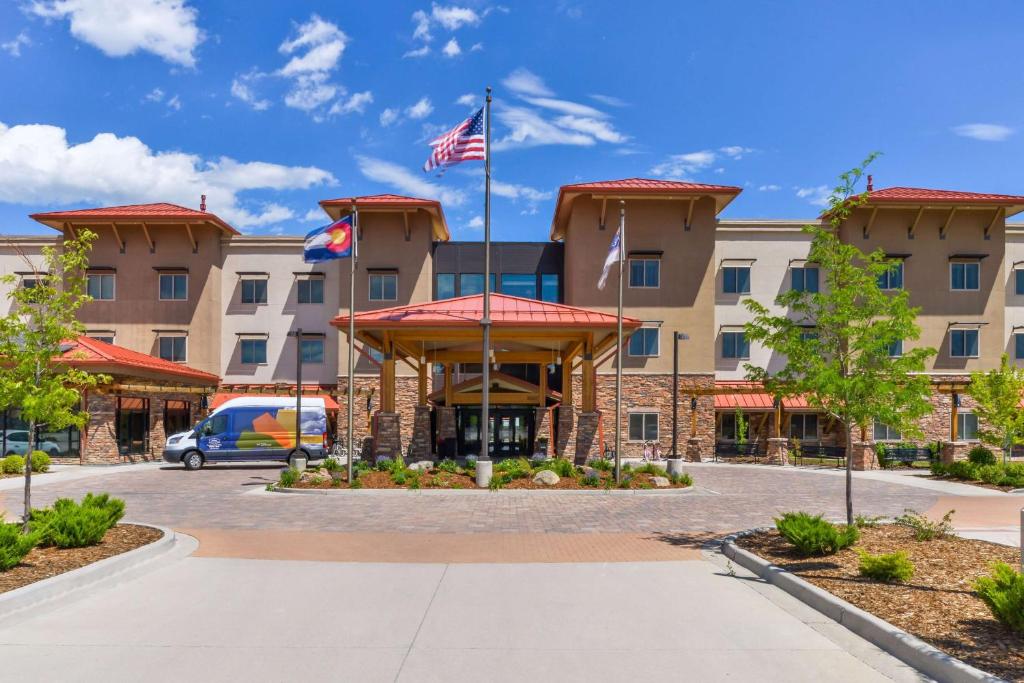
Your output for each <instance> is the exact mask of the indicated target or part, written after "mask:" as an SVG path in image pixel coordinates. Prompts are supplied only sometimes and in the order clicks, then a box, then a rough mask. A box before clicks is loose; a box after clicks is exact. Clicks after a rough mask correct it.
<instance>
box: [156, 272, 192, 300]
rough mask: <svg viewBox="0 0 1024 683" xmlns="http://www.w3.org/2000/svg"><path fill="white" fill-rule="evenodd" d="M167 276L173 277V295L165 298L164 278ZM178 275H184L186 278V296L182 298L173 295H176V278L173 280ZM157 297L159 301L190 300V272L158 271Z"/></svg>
mask: <svg viewBox="0 0 1024 683" xmlns="http://www.w3.org/2000/svg"><path fill="white" fill-rule="evenodd" d="M165 277H169V278H172V280H171V295H172V296H171V297H170V298H165V297H164V287H163V280H164V278H165ZM176 277H183V278H185V296H184V297H182V298H180V299H179V298H178V297H175V296H173V295H174V280H173V278H176ZM156 298H157V300H158V301H188V273H157V278H156Z"/></svg>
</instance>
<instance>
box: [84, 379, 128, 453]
mask: <svg viewBox="0 0 1024 683" xmlns="http://www.w3.org/2000/svg"><path fill="white" fill-rule="evenodd" d="M86 411H88V413H89V422H88V424H87V425H86V428H85V435H84V436H85V443H84V444H82V458H81V460H82V464H83V465H116V464H118V463H120V462H121V456H120V454H119V453H118V452H117V423H116V421H115V420H116V418H117V397H116V396H114V395H112V394H97V393H91V392H90V393H89V396H88V402H87V404H86Z"/></svg>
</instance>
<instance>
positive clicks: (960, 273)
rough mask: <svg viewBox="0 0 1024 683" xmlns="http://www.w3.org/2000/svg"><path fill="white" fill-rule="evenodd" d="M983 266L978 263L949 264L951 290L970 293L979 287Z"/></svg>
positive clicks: (961, 262) (957, 262)
mask: <svg viewBox="0 0 1024 683" xmlns="http://www.w3.org/2000/svg"><path fill="white" fill-rule="evenodd" d="M980 273H981V264H980V263H978V262H977V261H954V262H953V263H950V264H949V275H950V281H949V288H950V289H952V290H961V291H970V290H977V289H978V287H979V284H978V281H979V279H980Z"/></svg>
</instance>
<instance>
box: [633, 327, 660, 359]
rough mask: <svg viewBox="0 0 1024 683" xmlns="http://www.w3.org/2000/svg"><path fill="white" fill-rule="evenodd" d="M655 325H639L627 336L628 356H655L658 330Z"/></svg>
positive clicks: (657, 344) (657, 345)
mask: <svg viewBox="0 0 1024 683" xmlns="http://www.w3.org/2000/svg"><path fill="white" fill-rule="evenodd" d="M659 331H660V330H659V329H658V328H657V327H641V328H640V329H639V330H637V331H636V332H634V333H633V336H632V337H630V338H629V355H630V356H657V355H658V353H659V348H658V347H659V343H658V338H659V334H658V332H659Z"/></svg>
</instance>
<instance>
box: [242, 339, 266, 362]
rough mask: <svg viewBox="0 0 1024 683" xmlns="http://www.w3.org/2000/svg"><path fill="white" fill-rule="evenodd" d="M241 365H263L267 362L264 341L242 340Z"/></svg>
mask: <svg viewBox="0 0 1024 683" xmlns="http://www.w3.org/2000/svg"><path fill="white" fill-rule="evenodd" d="M241 343H242V363H244V364H246V365H264V364H265V363H266V362H267V340H266V339H243V340H241Z"/></svg>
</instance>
